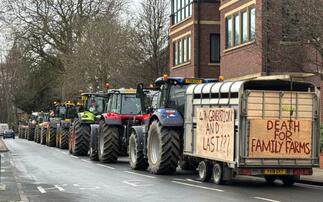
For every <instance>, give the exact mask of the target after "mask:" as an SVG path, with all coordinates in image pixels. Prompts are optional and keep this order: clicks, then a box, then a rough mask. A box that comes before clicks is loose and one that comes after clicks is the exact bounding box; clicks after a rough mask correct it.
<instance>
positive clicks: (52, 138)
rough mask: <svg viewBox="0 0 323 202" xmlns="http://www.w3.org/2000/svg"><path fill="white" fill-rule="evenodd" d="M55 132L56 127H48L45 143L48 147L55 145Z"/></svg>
mask: <svg viewBox="0 0 323 202" xmlns="http://www.w3.org/2000/svg"><path fill="white" fill-rule="evenodd" d="M56 133H57V128H54V127H50V129H49V131H48V133H47V138H46V145H47V146H49V147H55V146H56Z"/></svg>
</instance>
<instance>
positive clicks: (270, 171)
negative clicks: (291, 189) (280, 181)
mask: <svg viewBox="0 0 323 202" xmlns="http://www.w3.org/2000/svg"><path fill="white" fill-rule="evenodd" d="M264 174H265V175H286V174H287V170H286V169H265V170H264Z"/></svg>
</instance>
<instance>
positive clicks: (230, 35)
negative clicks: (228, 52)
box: [225, 16, 232, 48]
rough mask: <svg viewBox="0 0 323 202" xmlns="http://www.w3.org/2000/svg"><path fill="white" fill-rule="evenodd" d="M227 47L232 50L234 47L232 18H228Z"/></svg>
mask: <svg viewBox="0 0 323 202" xmlns="http://www.w3.org/2000/svg"><path fill="white" fill-rule="evenodd" d="M225 21H226V26H225V27H226V47H227V48H230V47H232V18H231V16H230V17H227V18H226V20H225Z"/></svg>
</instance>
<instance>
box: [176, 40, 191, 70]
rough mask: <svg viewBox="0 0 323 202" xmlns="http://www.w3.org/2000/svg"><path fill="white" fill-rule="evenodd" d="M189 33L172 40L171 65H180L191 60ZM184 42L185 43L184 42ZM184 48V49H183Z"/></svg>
mask: <svg viewBox="0 0 323 202" xmlns="http://www.w3.org/2000/svg"><path fill="white" fill-rule="evenodd" d="M191 39H192V37H191V34H188V35H185V36H183V37H181V38H179V39H177V40H175V41H173V47H174V50H173V57H174V59H173V63H174V65H173V66H177V65H182V64H185V63H188V62H191V58H192V56H191V53H192V50H191V43H192V41H191ZM184 43H185V44H184ZM184 48H186V50H184Z"/></svg>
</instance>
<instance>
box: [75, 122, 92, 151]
mask: <svg viewBox="0 0 323 202" xmlns="http://www.w3.org/2000/svg"><path fill="white" fill-rule="evenodd" d="M90 131H91V128H90V125H89V124H84V123H81V121H80V120H76V121H75V123H74V129H73V133H72V135H71V139H70V146H71V147H70V152H71V153H72V154H73V155H75V156H86V155H87V154H88V151H89V145H90Z"/></svg>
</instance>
